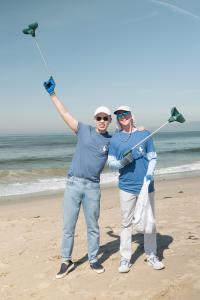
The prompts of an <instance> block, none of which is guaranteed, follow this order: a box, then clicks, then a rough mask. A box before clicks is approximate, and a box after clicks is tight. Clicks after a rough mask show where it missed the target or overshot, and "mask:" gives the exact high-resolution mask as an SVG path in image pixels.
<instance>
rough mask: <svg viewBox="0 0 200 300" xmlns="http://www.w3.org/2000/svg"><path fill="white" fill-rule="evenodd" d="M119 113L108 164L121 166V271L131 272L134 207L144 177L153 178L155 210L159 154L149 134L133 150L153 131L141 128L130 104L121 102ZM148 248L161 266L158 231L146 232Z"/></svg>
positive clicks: (150, 257) (153, 261) (151, 196)
mask: <svg viewBox="0 0 200 300" xmlns="http://www.w3.org/2000/svg"><path fill="white" fill-rule="evenodd" d="M114 114H115V115H116V117H117V125H118V127H119V129H120V130H119V132H118V133H116V134H115V135H114V136H113V137H112V138H111V141H110V146H109V153H108V165H109V166H110V167H111V168H112V169H118V170H119V189H120V206H121V216H122V224H121V227H122V230H121V235H120V255H121V260H120V266H119V269H118V270H119V272H120V273H127V272H128V271H129V270H130V267H131V264H130V260H131V255H132V251H131V241H132V224H133V220H134V210H135V206H136V203H137V199H138V195H139V193H140V190H141V188H142V185H143V182H144V178H146V180H150V185H149V199H150V204H151V207H152V210H153V212H154V181H153V173H154V169H155V165H156V159H157V155H156V152H155V149H154V144H153V141H152V139H151V138H148V139H147V140H146V141H144V142H143V143H142V144H140V145H139V146H138V147H136V148H135V149H134V150H132V151H129V150H130V149H132V148H133V147H134V146H136V145H137V144H138V143H139V142H140V141H142V140H143V139H145V138H146V137H147V136H149V135H150V133H149V131H147V130H143V131H138V130H137V128H136V125H135V119H134V116H133V114H132V113H131V111H130V108H129V107H128V106H124V105H123V106H120V107H118V109H117V110H116V111H115V112H114ZM125 153H126V155H125V156H124V154H125ZM127 153H128V154H127ZM144 250H145V253H146V256H147V262H148V265H151V266H152V267H153V268H154V269H156V270H160V269H163V268H164V265H163V263H162V262H161V261H159V259H158V257H157V256H156V252H157V244H156V232H154V233H151V234H144Z"/></svg>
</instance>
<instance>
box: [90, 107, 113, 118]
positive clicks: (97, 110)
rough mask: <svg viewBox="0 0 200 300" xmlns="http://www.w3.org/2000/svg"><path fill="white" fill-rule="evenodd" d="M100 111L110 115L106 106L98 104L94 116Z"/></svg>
mask: <svg viewBox="0 0 200 300" xmlns="http://www.w3.org/2000/svg"><path fill="white" fill-rule="evenodd" d="M100 113H104V114H106V115H108V116H111V111H110V109H109V108H108V107H106V106H99V107H97V109H96V110H95V112H94V116H96V115H98V114H100Z"/></svg>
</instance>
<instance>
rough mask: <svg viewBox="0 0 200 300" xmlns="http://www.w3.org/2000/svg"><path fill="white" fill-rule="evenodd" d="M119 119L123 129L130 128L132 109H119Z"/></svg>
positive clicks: (117, 114)
mask: <svg viewBox="0 0 200 300" xmlns="http://www.w3.org/2000/svg"><path fill="white" fill-rule="evenodd" d="M116 116H117V121H118V122H119V125H120V126H121V128H122V130H126V129H130V127H131V126H132V122H133V121H132V115H131V112H130V111H125V110H119V111H117V113H116Z"/></svg>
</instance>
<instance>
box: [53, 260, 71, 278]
mask: <svg viewBox="0 0 200 300" xmlns="http://www.w3.org/2000/svg"><path fill="white" fill-rule="evenodd" d="M74 268H75V266H74V263H73V262H72V261H71V260H68V261H66V262H63V263H62V264H61V267H60V271H59V272H58V273H57V274H56V278H57V279H60V278H63V277H65V276H66V275H67V274H68V273H69V272H70V271H72V270H73V269H74Z"/></svg>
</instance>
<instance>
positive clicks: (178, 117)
mask: <svg viewBox="0 0 200 300" xmlns="http://www.w3.org/2000/svg"><path fill="white" fill-rule="evenodd" d="M172 122H178V123H184V122H185V118H184V117H183V115H182V114H181V113H180V112H179V111H178V109H177V108H176V107H172V109H171V116H170V118H169V119H168V121H167V122H165V123H164V124H163V125H161V126H160V127H159V128H158V129H156V130H155V131H153V132H152V133H151V134H150V135H148V136H147V137H146V138H144V139H143V140H141V141H140V142H139V143H137V144H136V145H135V146H134V147H132V148H131V149H130V150H129V151H127V152H126V153H124V155H123V156H126V155H127V154H128V153H129V152H131V151H132V150H134V149H135V148H137V147H138V146H139V145H141V144H142V143H143V142H145V141H146V140H148V139H149V138H150V137H151V136H152V135H154V134H155V133H156V132H158V131H159V130H160V129H161V128H163V127H164V126H166V125H168V124H169V123H172Z"/></svg>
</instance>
